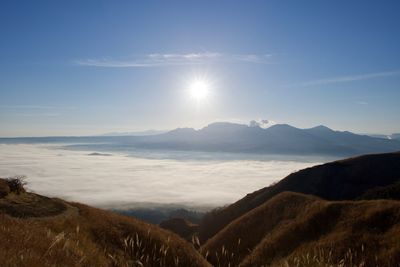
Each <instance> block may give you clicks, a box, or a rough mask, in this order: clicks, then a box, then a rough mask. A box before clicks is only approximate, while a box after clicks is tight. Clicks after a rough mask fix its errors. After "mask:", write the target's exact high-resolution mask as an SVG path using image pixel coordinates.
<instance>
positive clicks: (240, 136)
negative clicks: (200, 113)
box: [0, 122, 400, 157]
mask: <svg viewBox="0 0 400 267" xmlns="http://www.w3.org/2000/svg"><path fill="white" fill-rule="evenodd" d="M396 136H398V135H393V137H394V138H393V139H388V138H377V137H371V136H367V135H359V134H354V133H351V132H347V131H344V132H341V131H334V130H332V129H329V128H328V127H326V126H322V125H321V126H317V127H314V128H310V129H299V128H296V127H293V126H290V125H287V124H276V125H273V126H271V127H269V128H266V129H264V128H261V127H259V126H257V125H256V126H252V127H250V126H247V125H244V124H236V123H229V122H217V123H212V124H210V125H208V126H206V127H204V128H202V129H200V130H195V129H193V128H178V129H175V130H172V131H169V132H166V133H163V134H155V135H146V136H145V135H143V136H82V137H26V138H0V142H1V143H65V144H66V145H68V146H71V147H75V148H79V147H82V148H84V149H85V150H88V149H96V150H97V148H98V149H101V150H105V151H114V150H118V149H122V150H124V151H126V150H130V149H135V148H143V149H161V150H185V151H205V152H234V153H258V154H271V155H305V156H310V155H330V156H335V157H338V156H355V155H362V154H368V153H385V152H394V151H398V150H400V139H399V140H395V137H396ZM77 143H79V145H77ZM71 144H72V145H71Z"/></svg>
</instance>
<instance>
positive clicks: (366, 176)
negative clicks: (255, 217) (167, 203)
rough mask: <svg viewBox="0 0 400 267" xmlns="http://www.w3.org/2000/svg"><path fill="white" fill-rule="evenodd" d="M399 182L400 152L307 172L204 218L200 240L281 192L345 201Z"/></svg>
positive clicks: (304, 171) (288, 178) (345, 161)
mask: <svg viewBox="0 0 400 267" xmlns="http://www.w3.org/2000/svg"><path fill="white" fill-rule="evenodd" d="M399 179H400V152H397V153H387V154H376V155H365V156H361V157H356V158H350V159H346V160H340V161H335V162H330V163H326V164H323V165H319V166H315V167H311V168H307V169H304V170H301V171H298V172H296V173H292V174H290V175H289V176H287V177H286V178H284V179H283V180H281V181H280V182H278V183H277V184H275V185H272V186H269V187H265V188H263V189H260V190H258V191H255V192H253V193H251V194H248V195H247V196H245V197H244V198H242V199H241V200H239V201H237V202H235V203H233V204H231V205H229V206H227V207H224V208H221V209H217V210H214V211H213V212H210V213H208V214H206V216H205V217H204V219H203V222H202V223H201V224H200V239H201V240H202V241H203V242H204V241H206V240H207V239H209V238H210V237H212V236H213V235H215V234H216V233H217V232H219V231H220V230H221V229H223V228H224V227H225V226H226V225H228V224H229V223H230V222H232V221H233V220H235V219H237V218H239V217H240V216H242V215H243V214H245V213H246V212H248V211H250V210H252V209H254V208H256V207H258V206H260V205H262V204H263V203H265V202H266V201H268V200H269V199H271V198H272V197H273V196H275V195H277V194H279V193H281V192H284V191H292V192H300V193H305V194H312V195H315V196H318V197H321V198H324V199H328V200H346V199H347V200H349V199H355V198H357V197H360V196H361V195H362V194H363V193H365V192H366V191H368V190H369V189H372V188H374V187H378V186H387V185H389V184H392V183H394V182H396V181H398V180H399ZM333 189H334V190H333Z"/></svg>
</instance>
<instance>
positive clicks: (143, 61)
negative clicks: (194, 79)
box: [74, 52, 271, 68]
mask: <svg viewBox="0 0 400 267" xmlns="http://www.w3.org/2000/svg"><path fill="white" fill-rule="evenodd" d="M270 57H271V55H269V54H263V55H259V54H221V53H216V52H202V53H187V54H175V53H173V54H160V53H153V54H148V55H144V56H137V57H131V58H129V59H119V60H117V59H112V58H102V59H83V60H76V61H74V63H75V64H77V65H81V66H91V67H109V68H146V67H162V66H180V65H192V64H204V63H216V62H246V63H253V64H256V63H258V64H261V63H268V62H269V61H268V59H269V58H270Z"/></svg>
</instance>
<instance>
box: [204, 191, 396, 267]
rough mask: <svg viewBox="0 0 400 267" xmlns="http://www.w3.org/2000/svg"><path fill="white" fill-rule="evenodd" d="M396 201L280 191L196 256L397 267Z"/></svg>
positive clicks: (252, 262)
mask: <svg viewBox="0 0 400 267" xmlns="http://www.w3.org/2000/svg"><path fill="white" fill-rule="evenodd" d="M399 220H400V202H399V201H389V200H374V201H325V200H322V199H319V198H317V197H314V196H310V195H304V194H300V193H292V192H283V193H280V194H278V195H276V196H274V197H273V198H271V199H270V200H268V201H266V202H265V203H264V204H262V205H260V206H259V207H257V208H255V209H253V210H252V211H250V212H248V213H246V214H245V215H243V216H241V217H239V218H237V219H236V220H234V221H232V222H231V223H230V224H229V225H228V226H226V227H225V228H224V229H223V230H221V231H219V232H218V233H217V234H216V235H215V236H213V237H212V238H211V239H210V240H208V241H207V243H205V244H204V245H203V246H202V248H201V252H202V254H203V255H207V259H208V260H209V261H210V262H211V263H212V264H213V265H214V266H270V265H271V266H388V267H389V266H399V263H400V245H399V243H398V240H399V239H400V224H399Z"/></svg>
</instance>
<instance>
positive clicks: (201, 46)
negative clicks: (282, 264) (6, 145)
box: [0, 1, 400, 136]
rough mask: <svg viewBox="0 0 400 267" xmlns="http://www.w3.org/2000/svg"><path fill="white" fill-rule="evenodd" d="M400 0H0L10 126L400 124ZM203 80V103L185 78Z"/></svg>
mask: <svg viewBox="0 0 400 267" xmlns="http://www.w3.org/2000/svg"><path fill="white" fill-rule="evenodd" d="M399 12H400V2H399V1H1V3H0V36H1V41H0V136H43V135H88V134H99V133H106V132H115V131H139V130H146V129H172V128H176V127H185V126H187V127H195V128H199V127H202V126H204V125H206V124H208V123H210V122H214V121H234V122H248V121H250V120H252V119H256V120H260V119H268V120H271V121H275V122H277V123H289V124H292V125H294V126H297V127H302V128H305V127H312V126H315V125H319V124H324V125H327V126H329V127H331V128H334V129H338V130H350V131H354V132H361V133H393V132H400V116H399V114H400V105H399V102H400V88H399V84H400V52H399V47H400V27H399V26H400V16H398V14H399ZM196 79H202V80H204V81H206V82H207V83H208V84H209V85H210V86H209V87H210V88H209V95H208V96H207V98H206V99H203V100H202V101H200V102H199V101H195V100H194V99H193V98H192V97H191V96H190V95H189V94H188V87H190V84H191V83H193V81H194V80H196Z"/></svg>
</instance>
